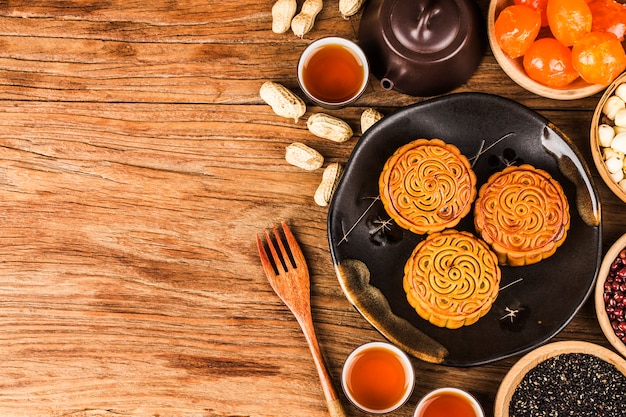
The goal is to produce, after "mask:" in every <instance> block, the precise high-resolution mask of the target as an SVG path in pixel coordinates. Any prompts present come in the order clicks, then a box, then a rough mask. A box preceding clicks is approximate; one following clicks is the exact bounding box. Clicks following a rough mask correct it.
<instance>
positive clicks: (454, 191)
mask: <svg viewBox="0 0 626 417" xmlns="http://www.w3.org/2000/svg"><path fill="white" fill-rule="evenodd" d="M378 186H379V191H380V198H381V201H382V203H383V206H384V207H385V210H386V211H387V213H388V214H389V216H390V217H391V218H392V219H393V220H394V221H395V222H396V223H397V224H398V226H400V227H403V228H405V229H408V230H410V231H412V232H414V233H417V234H424V233H432V232H438V231H441V230H443V229H446V228H452V227H454V226H456V225H457V224H458V223H459V221H461V219H462V218H463V217H464V216H466V215H467V214H468V213H469V212H470V211H471V206H472V202H473V201H474V199H475V198H476V193H477V192H476V175H475V174H474V172H473V171H472V167H471V165H470V163H469V161H468V160H467V158H466V157H465V156H464V155H462V154H461V152H460V151H459V149H458V148H457V147H456V146H454V145H451V144H447V143H445V142H444V141H442V140H441V139H431V140H428V139H417V140H414V141H412V142H410V143H408V144H406V145H404V146H402V147H400V148H398V149H397V150H396V152H394V154H393V155H392V156H391V157H390V158H389V159H388V160H387V161H386V163H385V166H384V167H383V171H382V172H381V175H380V178H379V181H378Z"/></svg>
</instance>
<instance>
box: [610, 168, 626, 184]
mask: <svg viewBox="0 0 626 417" xmlns="http://www.w3.org/2000/svg"><path fill="white" fill-rule="evenodd" d="M611 178H613V181H615V182H620V181H621V180H623V179H624V171H622V170H621V169H620V170H619V171H617V172H614V173H612V174H611Z"/></svg>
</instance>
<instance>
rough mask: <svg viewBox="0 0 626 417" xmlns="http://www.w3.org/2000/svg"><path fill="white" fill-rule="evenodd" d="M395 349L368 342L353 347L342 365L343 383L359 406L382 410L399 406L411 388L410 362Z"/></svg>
mask: <svg viewBox="0 0 626 417" xmlns="http://www.w3.org/2000/svg"><path fill="white" fill-rule="evenodd" d="M396 349H397V348H395V347H393V346H391V345H387V344H378V343H370V344H367V345H364V346H362V347H361V348H359V349H357V350H355V351H354V352H353V353H352V354H351V355H350V357H349V358H348V360H347V361H346V365H345V367H344V375H343V376H344V379H343V385H344V390H345V391H346V394H347V395H348V398H350V399H351V401H352V402H353V403H354V404H355V405H356V406H357V407H359V408H361V409H363V410H365V411H369V412H372V413H384V412H389V411H391V410H394V409H396V408H397V407H399V406H400V405H402V404H403V403H404V402H405V401H406V399H407V398H408V396H409V395H410V394H411V392H412V390H413V379H414V374H413V370H412V368H411V366H410V361H409V360H408V358H406V357H405V356H404V354H403V353H402V352H401V351H399V350H396Z"/></svg>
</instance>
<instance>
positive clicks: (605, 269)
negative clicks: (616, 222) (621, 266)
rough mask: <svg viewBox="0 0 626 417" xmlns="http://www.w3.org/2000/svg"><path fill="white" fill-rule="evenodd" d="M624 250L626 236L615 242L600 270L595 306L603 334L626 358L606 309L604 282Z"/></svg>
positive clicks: (625, 351) (624, 346) (622, 344)
mask: <svg viewBox="0 0 626 417" xmlns="http://www.w3.org/2000/svg"><path fill="white" fill-rule="evenodd" d="M624 248H626V234H624V235H622V237H620V238H619V239H617V241H615V243H614V244H613V245H612V246H611V247H610V248H609V250H608V251H607V253H606V255H605V256H604V259H603V260H602V264H601V265H600V270H599V271H598V280H597V281H596V292H595V304H596V315H597V316H598V322H599V323H600V327H601V328H602V332H603V333H604V335H605V336H606V338H607V339H608V341H609V342H610V343H611V345H612V346H613V347H614V348H615V350H617V351H618V352H619V353H621V354H622V355H623V356H626V345H625V344H624V343H623V342H622V341H621V340H620V339H619V338H618V337H617V336H616V335H615V332H614V331H613V328H612V327H611V323H610V321H609V315H608V314H607V312H606V309H605V307H604V282H605V281H606V278H607V276H608V275H609V268H610V267H611V264H612V263H613V261H614V260H615V258H617V256H618V255H619V253H620V252H621V251H622V249H624Z"/></svg>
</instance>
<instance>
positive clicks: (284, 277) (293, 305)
mask: <svg viewBox="0 0 626 417" xmlns="http://www.w3.org/2000/svg"><path fill="white" fill-rule="evenodd" d="M281 225H282V228H283V233H284V235H285V238H286V239H287V246H288V248H289V252H288V251H287V249H286V248H285V245H284V244H283V240H282V239H281V236H280V234H279V232H278V230H276V227H273V229H272V230H273V234H274V239H273V240H275V241H276V244H277V245H278V248H279V250H277V249H276V246H275V245H274V243H273V242H272V236H271V235H270V233H269V232H268V231H267V230H266V231H265V238H266V244H267V247H268V248H269V251H270V253H271V255H272V259H273V264H272V261H270V258H269V256H268V254H267V252H266V250H265V247H264V246H263V242H262V240H261V238H260V237H259V235H258V234H257V235H256V243H257V247H258V248H259V256H260V257H261V264H263V270H264V271H265V275H266V276H267V280H268V281H269V282H270V285H271V286H272V288H273V289H274V292H275V293H276V294H278V296H279V297H280V299H281V300H283V302H284V303H285V305H286V306H287V307H289V310H291V312H292V313H293V315H294V316H295V318H296V320H297V321H298V323H299V324H300V327H301V328H302V332H303V333H304V337H305V338H306V341H307V343H308V344H309V349H310V350H311V354H312V355H313V361H314V362H315V367H316V368H317V373H318V374H319V377H320V380H321V382H322V390H323V391H324V396H325V397H326V403H327V406H328V411H329V413H330V415H331V416H333V417H345V415H346V414H345V411H344V409H343V407H342V406H341V402H340V400H339V397H338V396H337V391H336V390H335V387H334V385H333V382H332V379H331V377H330V374H329V372H328V369H327V367H326V363H325V362H324V357H323V356H322V352H321V350H320V347H319V343H318V341H317V336H316V335H315V329H314V327H313V319H312V317H311V283H310V280H309V270H308V268H307V265H306V261H305V259H304V255H303V254H302V250H301V249H300V245H298V242H297V241H296V238H295V237H294V236H293V234H292V233H291V231H290V230H289V227H287V224H286V223H285V222H284V221H283V222H281ZM289 253H291V257H290V256H289Z"/></svg>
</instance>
